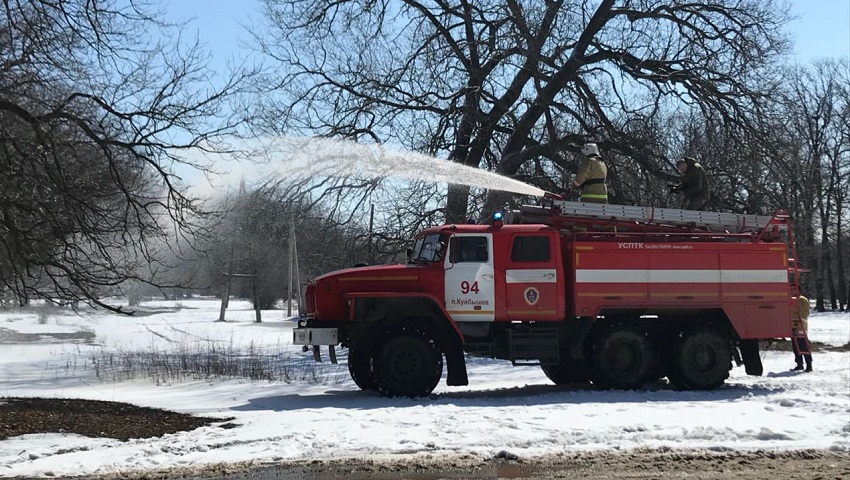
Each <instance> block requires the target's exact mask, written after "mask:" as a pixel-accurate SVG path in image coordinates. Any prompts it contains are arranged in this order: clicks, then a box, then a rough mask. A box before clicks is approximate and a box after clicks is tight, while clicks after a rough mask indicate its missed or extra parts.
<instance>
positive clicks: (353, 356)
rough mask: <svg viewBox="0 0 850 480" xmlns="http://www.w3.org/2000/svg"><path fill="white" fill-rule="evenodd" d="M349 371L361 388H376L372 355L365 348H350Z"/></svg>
mask: <svg viewBox="0 0 850 480" xmlns="http://www.w3.org/2000/svg"><path fill="white" fill-rule="evenodd" d="M348 373H349V374H351V379H352V380H354V384H355V385H357V386H358V387H360V390H375V389H376V388H377V386H378V385H377V383H376V382H375V373H374V372H373V371H372V356H371V355H369V354H368V353H366V352H364V351H363V350H357V349H354V348H349V349H348Z"/></svg>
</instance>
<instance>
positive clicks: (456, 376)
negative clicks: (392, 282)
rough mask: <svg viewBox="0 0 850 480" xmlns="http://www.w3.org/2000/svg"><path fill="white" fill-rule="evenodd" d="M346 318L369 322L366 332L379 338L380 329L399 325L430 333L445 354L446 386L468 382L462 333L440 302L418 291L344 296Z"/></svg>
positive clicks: (432, 296)
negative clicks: (346, 307)
mask: <svg viewBox="0 0 850 480" xmlns="http://www.w3.org/2000/svg"><path fill="white" fill-rule="evenodd" d="M346 297H347V299H348V300H349V304H350V305H349V320H350V321H353V322H365V323H368V324H370V328H369V331H370V332H371V333H372V334H373V335H374V337H372V338H379V337H380V336H381V335H382V332H384V331H387V330H392V329H395V328H397V327H399V326H408V325H418V326H419V327H420V328H423V329H425V330H427V331H428V332H429V334H431V335H432V336H433V337H434V339H435V340H436V341H438V342H439V344H440V347H441V348H442V350H443V353H444V355H445V357H446V368H447V370H448V373H447V378H446V383H447V384H448V385H468V384H469V380H468V376H467V372H466V359H465V357H464V354H463V343H464V337H463V333H462V332H461V331H460V328H459V327H458V325H457V323H455V322H454V320H452V318H451V316H450V315H449V314H448V312H447V311H446V309H445V307H444V306H443V304H442V303H441V301H440V300H439V299H438V298H437V297H436V296H435V295H432V294H429V293H421V292H410V293H406V292H402V293H399V292H370V293H353V294H348V295H346Z"/></svg>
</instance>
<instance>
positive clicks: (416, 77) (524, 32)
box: [256, 0, 788, 221]
mask: <svg viewBox="0 0 850 480" xmlns="http://www.w3.org/2000/svg"><path fill="white" fill-rule="evenodd" d="M264 4H265V12H266V17H267V19H268V23H269V27H270V28H269V29H267V30H263V31H262V32H261V33H260V32H258V33H257V35H256V40H257V43H258V45H259V48H260V50H261V51H262V52H263V53H264V54H265V55H266V56H267V58H268V59H269V60H270V75H269V76H268V77H266V79H265V82H266V83H267V84H270V85H273V86H274V87H275V88H276V89H277V90H279V91H280V93H281V95H279V96H277V97H269V98H268V100H267V102H266V104H265V105H264V106H263V107H264V109H265V112H266V115H265V116H264V117H263V119H264V123H263V125H262V127H263V128H265V129H268V130H270V131H277V132H280V131H292V130H293V129H295V130H300V131H302V132H305V133H320V134H323V135H333V136H343V137H348V138H353V139H360V138H366V139H369V140H371V141H380V142H389V143H400V144H402V145H404V146H405V147H406V148H410V149H414V150H419V151H424V152H426V153H429V154H432V155H440V156H445V157H447V158H449V159H451V160H453V161H456V162H459V163H462V164H464V165H469V166H473V167H477V168H485V169H488V170H493V171H496V172H498V173H501V174H504V175H508V176H517V177H521V178H524V179H527V180H530V181H534V182H535V183H537V184H538V185H539V186H541V187H542V188H555V187H557V186H558V185H562V184H563V182H562V178H561V177H562V176H563V175H564V174H565V173H567V172H574V171H575V169H576V168H577V163H578V159H577V158H574V155H572V154H571V153H570V152H575V151H576V150H577V149H576V147H575V145H577V144H579V143H581V142H583V141H586V140H595V141H598V142H599V143H600V145H601V147H602V148H603V150H604V151H607V152H619V153H622V154H624V155H627V156H629V157H630V158H631V159H632V160H633V161H636V162H639V164H640V167H641V169H643V170H645V171H646V172H649V174H650V175H652V176H655V177H657V176H662V177H663V176H664V175H667V173H665V172H664V168H663V165H664V162H661V163H660V164H659V158H663V155H662V154H663V153H664V152H658V151H653V150H651V147H652V145H647V143H646V142H645V141H644V139H643V138H642V137H641V136H640V134H641V131H642V129H639V128H638V129H635V128H632V127H633V124H634V122H642V123H644V124H646V123H652V121H653V119H655V118H656V117H657V115H659V112H662V111H664V110H666V109H668V108H673V107H677V106H679V107H682V106H684V107H686V108H694V109H697V110H701V111H703V112H704V113H708V112H711V115H712V116H713V117H714V118H718V119H721V120H722V121H724V122H729V123H734V124H740V125H747V124H748V123H749V122H750V121H751V118H752V116H753V114H754V112H755V111H756V110H757V109H758V107H759V102H760V101H761V100H762V99H763V97H764V90H763V89H761V88H757V87H758V86H759V85H763V83H759V82H757V81H756V80H759V81H760V82H762V81H763V80H764V79H769V78H770V72H771V69H772V67H773V59H774V58H775V56H776V54H779V53H782V52H784V51H785V49H786V47H787V41H786V39H785V37H784V36H783V35H782V33H781V30H780V29H781V27H782V25H783V24H784V22H785V21H786V20H787V18H788V17H787V8H786V7H785V6H784V5H783V4H781V3H779V2H774V1H769V0H766V1H761V2H741V1H737V0H718V1H714V2H709V3H706V2H681V1H675V2H669V1H661V0H619V1H615V0H600V1H596V2H587V1H579V0H535V1H528V2H518V1H516V0H482V1H470V0H457V1H452V2H448V1H440V0H434V1H417V0H398V1H390V0H382V1H362V0H343V1H331V0H312V1H300V0H298V1H296V0H264ZM656 123H657V122H656ZM615 173H616V172H615ZM615 176H616V175H615ZM504 200H505V199H504V198H503V197H500V196H498V195H490V196H489V197H488V199H487V204H488V208H493V207H494V206H496V205H498V204H500V203H501V202H503V201H504ZM468 202H469V188H468V187H451V188H450V189H449V193H448V199H447V220H448V221H461V220H462V219H463V218H464V217H465V216H466V214H467V211H468V209H469V207H468Z"/></svg>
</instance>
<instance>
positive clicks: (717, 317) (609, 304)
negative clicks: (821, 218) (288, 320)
mask: <svg viewBox="0 0 850 480" xmlns="http://www.w3.org/2000/svg"><path fill="white" fill-rule="evenodd" d="M635 209H639V210H635ZM794 256H795V255H794V245H793V238H792V236H791V231H790V223H789V220H788V216H787V215H785V214H784V213H781V212H780V213H778V214H777V215H774V216H772V217H766V216H762V217H757V216H745V215H735V214H720V213H708V212H692V211H687V210H674V209H652V208H649V207H646V208H644V207H622V206H611V205H593V204H583V203H576V202H563V201H556V202H552V203H550V204H547V205H544V206H537V207H524V208H523V210H521V211H519V212H513V213H512V214H510V215H508V216H507V218H505V219H503V218H494V220H493V222H492V223H490V224H487V225H469V224H456V225H454V224H453V225H442V226H437V227H431V228H428V229H425V230H424V231H422V232H420V233H419V234H418V235H417V236H416V238H415V241H414V245H413V248H412V249H411V250H410V251H409V258H408V262H407V263H406V264H404V265H386V266H373V267H361V268H352V269H347V270H341V271H337V272H332V273H329V274H326V275H323V276H320V277H318V278H316V279H314V280H313V281H311V282H310V283H309V285H308V287H307V292H306V316H305V317H304V318H303V319H302V320H301V322H300V323H299V326H298V328H296V329H295V331H294V343H295V344H298V345H304V346H305V348H308V347H312V348H313V352H314V355H315V356H316V358H317V359H320V353H319V352H320V350H319V348H320V346H323V345H328V346H330V350H329V352H330V355H331V360H332V361H334V362H335V361H336V354H335V353H336V352H335V349H334V346H335V345H339V344H341V345H342V346H343V347H346V348H347V349H348V356H347V357H348V358H347V361H348V368H349V372H350V373H351V376H352V378H353V380H354V381H355V383H356V384H357V385H358V386H359V387H360V388H362V389H369V390H371V389H374V390H378V391H380V392H381V393H383V394H384V395H387V396H409V397H416V396H423V395H428V394H429V393H431V391H432V390H433V389H434V388H435V387H436V385H437V384H438V383H439V381H440V378H441V376H442V373H443V365H444V359H445V364H446V367H447V377H446V382H447V384H448V385H466V384H467V383H468V376H467V371H466V355H471V356H483V357H488V358H498V359H505V360H509V361H511V363H512V364H514V365H539V366H541V367H542V369H543V371H544V373H545V374H546V376H547V377H548V378H549V379H550V380H552V381H553V382H555V383H556V384H564V383H570V382H592V383H594V384H595V385H598V386H600V387H603V388H622V389H631V388H639V387H641V386H642V385H643V384H645V383H648V382H651V381H655V380H658V379H661V378H664V377H666V378H667V379H668V381H669V382H670V383H671V384H672V385H674V386H676V387H678V388H683V389H713V388H716V387H718V386H720V385H722V384H723V383H724V382H725V380H726V379H727V378H728V375H729V371H730V369H731V368H732V363H733V361H734V362H736V363H737V364H738V365H742V364H743V365H744V366H745V369H746V371H747V373H749V374H752V375H760V374H761V373H762V366H761V361H760V357H759V353H758V342H759V341H760V340H768V339H776V338H784V337H789V336H791V335H792V333H791V306H792V304H793V302H795V301H796V296H797V295H798V290H797V286H796V285H797V284H796V278H797V275H795V273H796V267H795V265H794V261H793V257H794Z"/></svg>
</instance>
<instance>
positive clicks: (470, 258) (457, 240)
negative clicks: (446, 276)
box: [451, 237, 490, 263]
mask: <svg viewBox="0 0 850 480" xmlns="http://www.w3.org/2000/svg"><path fill="white" fill-rule="evenodd" d="M452 246H453V248H452V259H451V261H452V262H454V263H461V262H486V261H487V260H488V259H489V258H490V252H489V250H488V248H487V237H454V238H453V239H452Z"/></svg>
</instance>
